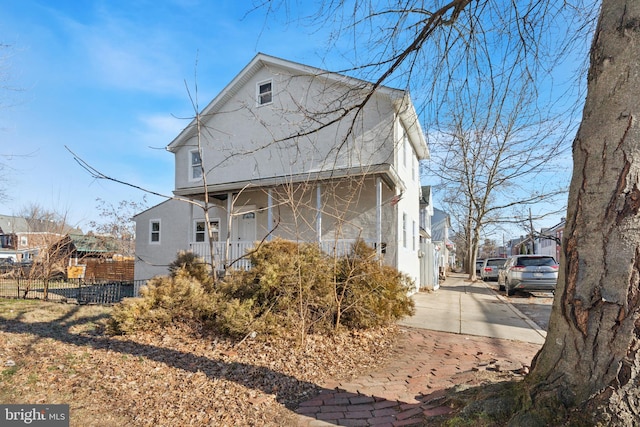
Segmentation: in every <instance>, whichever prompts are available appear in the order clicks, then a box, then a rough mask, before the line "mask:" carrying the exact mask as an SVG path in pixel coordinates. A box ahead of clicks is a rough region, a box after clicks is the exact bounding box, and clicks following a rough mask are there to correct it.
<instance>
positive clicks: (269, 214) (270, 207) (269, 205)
mask: <svg viewBox="0 0 640 427" xmlns="http://www.w3.org/2000/svg"><path fill="white" fill-rule="evenodd" d="M272 231H273V188H269V191H268V193H267V240H269V241H270V240H271V239H272V236H271V232H272Z"/></svg>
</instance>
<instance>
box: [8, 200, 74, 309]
mask: <svg viewBox="0 0 640 427" xmlns="http://www.w3.org/2000/svg"><path fill="white" fill-rule="evenodd" d="M18 216H19V217H21V218H24V219H25V220H26V222H27V226H28V231H27V233H26V235H24V237H25V239H26V241H27V246H28V250H29V252H30V256H31V258H30V261H31V263H30V264H29V266H28V267H27V268H26V269H23V268H20V269H17V270H16V273H18V277H17V279H18V286H19V287H20V286H21V285H20V281H21V280H22V279H26V281H25V285H24V286H22V290H23V296H24V297H26V296H27V294H28V293H29V291H30V290H31V284H32V280H33V279H38V280H42V283H43V290H42V298H43V299H45V300H46V299H48V294H49V284H50V282H51V281H52V280H55V279H61V278H64V277H66V268H67V261H68V258H67V257H66V255H67V254H68V251H67V248H65V247H64V246H63V245H61V244H60V243H61V242H62V241H63V239H64V237H65V236H66V235H68V234H69V233H70V232H71V231H73V230H74V228H73V227H72V226H70V225H68V224H67V215H66V214H64V213H59V212H55V211H52V210H48V209H45V208H43V207H42V206H40V205H38V204H36V203H32V204H30V205H28V206H26V207H24V208H23V209H22V210H21V212H20V213H19V214H18Z"/></svg>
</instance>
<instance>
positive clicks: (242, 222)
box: [232, 212, 256, 242]
mask: <svg viewBox="0 0 640 427" xmlns="http://www.w3.org/2000/svg"><path fill="white" fill-rule="evenodd" d="M232 236H233V240H234V241H245V242H246V241H248V242H254V241H255V240H256V213H255V212H244V213H239V214H237V215H235V216H234V219H233V233H232Z"/></svg>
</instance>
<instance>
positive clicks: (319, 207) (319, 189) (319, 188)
mask: <svg viewBox="0 0 640 427" xmlns="http://www.w3.org/2000/svg"><path fill="white" fill-rule="evenodd" d="M316 211H317V213H316V235H317V238H318V243H322V186H321V185H320V184H318V186H317V187H316Z"/></svg>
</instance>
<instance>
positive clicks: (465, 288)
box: [399, 273, 547, 344]
mask: <svg viewBox="0 0 640 427" xmlns="http://www.w3.org/2000/svg"><path fill="white" fill-rule="evenodd" d="M466 277H467V276H466V275H463V274H456V273H452V274H450V275H449V276H448V277H447V280H446V281H444V282H442V283H441V284H440V288H439V289H438V290H436V291H433V292H419V293H417V294H415V295H413V299H414V301H415V303H416V314H415V315H414V316H412V317H410V318H407V319H403V320H402V321H400V322H399V324H400V325H403V326H409V327H413V328H421V329H429V330H431V331H442V332H451V333H455V334H464V335H475V336H481V337H492V338H501V339H508V340H515V341H524V342H530V343H535V344H543V343H544V340H545V337H546V336H547V333H546V331H544V330H542V329H540V327H539V326H538V325H536V324H535V323H534V322H532V321H531V320H530V319H529V318H528V317H527V316H525V315H524V314H522V313H521V312H520V311H519V310H518V309H517V308H515V307H514V306H513V305H511V303H509V301H508V300H507V298H505V297H504V296H502V295H498V294H497V293H495V292H494V291H493V290H492V289H491V288H490V287H489V286H488V285H486V284H485V283H484V282H482V281H478V282H475V283H471V282H468V281H465V278H466Z"/></svg>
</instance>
